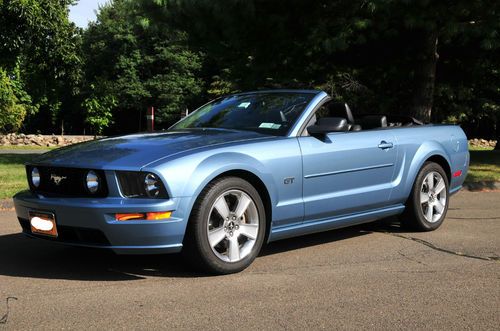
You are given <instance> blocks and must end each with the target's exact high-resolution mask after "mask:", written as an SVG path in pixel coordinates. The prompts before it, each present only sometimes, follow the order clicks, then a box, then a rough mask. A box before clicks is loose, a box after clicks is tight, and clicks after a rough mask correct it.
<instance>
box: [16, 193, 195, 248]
mask: <svg viewBox="0 0 500 331" xmlns="http://www.w3.org/2000/svg"><path fill="white" fill-rule="evenodd" d="M189 203H190V198H187V197H183V198H171V199H168V200H158V201H155V200H153V201H152V200H151V199H125V198H118V197H116V198H115V197H107V198H102V199H92V198H53V197H50V198H49V197H44V196H41V195H38V194H34V193H31V192H29V191H23V192H20V193H18V194H17V195H16V196H14V206H15V208H16V214H17V217H18V219H19V222H20V224H21V226H22V227H23V232H24V233H25V234H27V235H29V236H32V237H37V238H44V239H47V240H51V241H55V242H60V243H64V244H69V245H74V246H85V247H96V248H105V249H110V250H113V251H114V252H116V253H118V254H163V253H175V252H179V251H181V249H182V241H183V239H184V233H185V231H186V226H187V219H188V217H189V215H186V214H185V212H184V211H186V210H189V208H188V206H189ZM30 210H34V211H42V212H43V211H45V212H51V213H53V214H54V215H55V218H56V225H57V228H58V231H59V236H58V238H54V239H52V238H50V237H44V236H39V235H33V234H32V233H31V229H30V225H29V211H30ZM159 211H173V212H172V216H171V217H170V218H169V219H165V220H160V221H138V220H137V221H117V220H115V216H114V215H115V213H139V212H140V213H144V212H159Z"/></svg>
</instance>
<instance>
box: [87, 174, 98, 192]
mask: <svg viewBox="0 0 500 331" xmlns="http://www.w3.org/2000/svg"><path fill="white" fill-rule="evenodd" d="M86 182H87V189H88V190H89V192H90V193H95V192H97V190H99V176H97V174H96V173H95V172H94V171H92V170H90V171H89V172H88V173H87V178H86Z"/></svg>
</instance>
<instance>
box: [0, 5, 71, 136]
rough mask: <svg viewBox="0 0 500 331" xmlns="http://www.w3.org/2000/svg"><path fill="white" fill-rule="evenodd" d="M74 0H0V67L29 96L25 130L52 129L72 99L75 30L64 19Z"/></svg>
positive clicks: (19, 96)
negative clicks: (13, 77) (14, 78)
mask: <svg viewBox="0 0 500 331" xmlns="http://www.w3.org/2000/svg"><path fill="white" fill-rule="evenodd" d="M75 2H76V1H75V0H3V1H0V10H1V15H0V26H1V27H2V33H1V34H0V67H1V68H3V70H5V71H6V72H7V74H8V75H9V76H16V81H18V82H19V84H18V87H19V88H18V91H16V94H17V96H18V98H22V99H24V100H25V101H27V100H29V102H30V104H29V107H28V108H27V118H26V119H27V123H24V126H25V129H27V130H44V131H45V130H46V131H49V132H53V126H54V124H55V123H56V121H58V120H59V119H60V118H62V117H63V115H64V114H62V112H63V110H64V109H67V108H69V107H68V106H69V105H70V104H72V103H74V99H75V98H76V95H77V94H78V83H79V77H80V64H81V62H80V55H79V43H80V36H79V30H78V29H77V28H76V27H75V26H74V24H72V23H70V22H69V20H68V6H70V5H71V4H73V3H75Z"/></svg>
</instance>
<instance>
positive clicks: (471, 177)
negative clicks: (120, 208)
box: [0, 149, 500, 199]
mask: <svg viewBox="0 0 500 331" xmlns="http://www.w3.org/2000/svg"><path fill="white" fill-rule="evenodd" d="M33 156H35V154H0V199H6V198H10V197H12V196H13V195H14V194H15V193H16V192H19V191H21V190H24V189H27V188H28V183H27V181H26V172H25V170H24V163H25V162H29V160H30V159H31V158H32V157H33ZM470 159H471V160H470V170H469V174H468V175H467V179H466V181H467V182H478V181H500V151H498V150H492V149H471V151H470Z"/></svg>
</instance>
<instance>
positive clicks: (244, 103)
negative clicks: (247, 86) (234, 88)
mask: <svg viewBox="0 0 500 331" xmlns="http://www.w3.org/2000/svg"><path fill="white" fill-rule="evenodd" d="M248 106H250V102H242V103H240V104H239V105H238V108H245V109H247V108H248Z"/></svg>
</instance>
